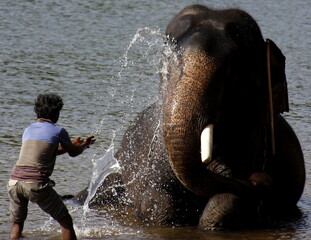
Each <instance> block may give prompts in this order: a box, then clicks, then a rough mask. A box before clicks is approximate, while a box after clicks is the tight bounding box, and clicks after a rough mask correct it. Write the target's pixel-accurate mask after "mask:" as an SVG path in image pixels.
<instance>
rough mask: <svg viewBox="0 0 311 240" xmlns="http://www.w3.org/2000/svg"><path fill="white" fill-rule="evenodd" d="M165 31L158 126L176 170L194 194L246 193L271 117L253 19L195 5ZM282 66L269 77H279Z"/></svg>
mask: <svg viewBox="0 0 311 240" xmlns="http://www.w3.org/2000/svg"><path fill="white" fill-rule="evenodd" d="M166 35H167V38H168V41H167V44H168V47H169V48H170V49H171V50H172V52H173V54H170V55H169V56H167V59H166V60H165V61H167V75H166V76H164V75H163V76H162V84H163V86H164V87H165V89H167V90H163V99H164V100H163V132H164V142H165V146H166V151H167V154H168V157H169V162H170V165H171V167H172V169H173V171H174V173H175V175H176V176H177V178H178V179H179V181H180V182H181V183H182V184H183V185H184V186H185V187H186V188H187V189H188V190H190V191H192V192H194V193H195V194H197V195H201V196H206V197H209V196H211V195H213V194H215V193H217V192H232V193H236V194H248V192H249V190H250V184H249V183H248V181H247V179H248V177H249V176H250V175H251V173H252V172H254V171H256V170H258V169H256V168H260V165H261V163H260V160H258V159H260V154H261V150H262V137H263V133H262V129H264V126H265V124H266V122H267V118H268V116H267V112H268V110H267V105H268V104H267V101H268V94H267V61H266V43H265V41H264V40H263V37H262V34H261V31H260V29H259V27H258V25H257V23H256V22H255V20H254V19H253V18H252V17H251V16H250V15H249V14H247V13H246V12H244V11H241V10H236V9H231V10H219V11H215V10H211V9H209V8H207V7H204V6H200V5H192V6H189V7H187V8H185V9H184V10H182V11H181V12H180V13H179V14H177V15H176V16H175V17H174V18H173V20H172V21H171V22H170V24H169V25H168V27H167V30H166ZM273 48H277V47H276V46H274V45H273ZM278 53H279V54H281V53H280V51H278ZM271 54H273V51H271ZM273 56H274V55H273ZM276 58H278V59H281V60H282V61H283V62H285V58H284V56H283V55H282V54H281V56H277V57H273V61H274V62H278V61H277V59H276ZM279 65H280V67H278V66H275V67H272V71H273V76H274V79H276V78H280V80H279V82H282V83H283V82H284V81H285V73H284V69H282V66H283V64H282V63H281V64H280V63H279ZM284 66H285V65H284ZM278 71H279V72H280V73H278ZM285 83H286V82H285ZM164 87H163V88H164ZM212 137H213V140H212V139H211V138H212Z"/></svg>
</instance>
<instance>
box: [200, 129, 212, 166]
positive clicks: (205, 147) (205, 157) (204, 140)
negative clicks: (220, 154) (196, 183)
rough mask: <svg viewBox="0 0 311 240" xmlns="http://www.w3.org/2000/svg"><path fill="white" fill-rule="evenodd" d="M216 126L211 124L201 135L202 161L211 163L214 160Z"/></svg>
mask: <svg viewBox="0 0 311 240" xmlns="http://www.w3.org/2000/svg"><path fill="white" fill-rule="evenodd" d="M213 130H214V125H213V124H209V125H207V127H206V128H204V130H203V131H202V133H201V160H202V162H203V163H209V162H210V161H211V160H212V149H213Z"/></svg>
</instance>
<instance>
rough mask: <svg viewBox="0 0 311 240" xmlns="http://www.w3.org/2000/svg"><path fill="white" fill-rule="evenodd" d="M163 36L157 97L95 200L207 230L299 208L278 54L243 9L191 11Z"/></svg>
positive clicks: (145, 220)
mask: <svg viewBox="0 0 311 240" xmlns="http://www.w3.org/2000/svg"><path fill="white" fill-rule="evenodd" d="M165 36H166V38H165V47H164V50H163V60H162V68H163V69H164V70H163V71H162V72H161V73H160V88H159V89H160V90H159V96H160V97H159V100H157V101H156V102H155V103H153V104H152V105H150V106H149V107H147V108H146V109H145V110H144V111H142V112H141V113H139V114H138V116H137V117H136V119H135V120H134V121H133V122H132V124H131V125H130V126H129V127H128V129H127V130H126V132H125V134H124V137H123V139H122V141H121V144H120V148H119V149H118V150H117V152H116V154H115V158H116V159H117V160H118V162H119V164H120V166H121V169H120V171H119V172H118V173H113V174H111V175H109V176H108V177H107V178H106V180H105V181H104V183H103V185H102V186H101V187H100V188H99V190H98V194H97V195H98V197H97V199H94V200H93V204H97V205H107V204H112V205H119V206H120V208H122V206H127V207H130V208H131V209H132V211H130V213H128V214H131V217H132V218H133V219H135V221H136V222H139V223H141V224H148V225H158V226H167V225H173V226H180V225H197V226H198V227H199V228H201V229H207V230H218V229H230V228H233V227H236V226H240V227H243V226H246V224H249V223H250V222H252V221H250V219H252V220H253V221H254V222H256V221H258V219H260V218H262V216H275V217H277V216H280V215H281V214H282V213H284V212H289V209H295V208H296V204H297V202H298V201H299V199H300V197H301V195H302V192H303V189H304V184H305V165H304V157H303V153H302V149H301V146H300V143H299V140H298V138H297V136H296V134H295V133H294V130H293V129H292V128H291V127H290V125H289V124H288V123H287V122H286V120H285V119H284V118H283V117H282V116H281V113H283V112H284V111H288V97H287V85H286V84H287V83H286V75H285V56H284V55H283V54H282V52H281V50H280V49H279V48H278V47H277V45H276V44H275V43H274V42H273V41H272V40H269V39H268V40H267V41H265V40H264V39H263V36H262V33H261V30H260V28H259V26H258V25H257V23H256V21H255V20H254V19H253V18H252V17H251V16H250V15H249V14H248V13H246V12H245V11H243V10H239V9H225V10H215V9H211V8H208V7H206V6H202V5H191V6H188V7H186V8H184V9H183V10H181V11H180V12H179V13H178V14H177V15H176V16H175V17H174V18H173V19H172V20H171V22H170V23H169V24H168V26H167V29H166V32H165ZM84 195H85V191H84V192H81V193H79V194H78V195H77V196H76V197H75V198H76V199H78V200H82V201H83V199H84V197H85V196H84ZM83 196H84V197H83ZM115 209H116V208H115Z"/></svg>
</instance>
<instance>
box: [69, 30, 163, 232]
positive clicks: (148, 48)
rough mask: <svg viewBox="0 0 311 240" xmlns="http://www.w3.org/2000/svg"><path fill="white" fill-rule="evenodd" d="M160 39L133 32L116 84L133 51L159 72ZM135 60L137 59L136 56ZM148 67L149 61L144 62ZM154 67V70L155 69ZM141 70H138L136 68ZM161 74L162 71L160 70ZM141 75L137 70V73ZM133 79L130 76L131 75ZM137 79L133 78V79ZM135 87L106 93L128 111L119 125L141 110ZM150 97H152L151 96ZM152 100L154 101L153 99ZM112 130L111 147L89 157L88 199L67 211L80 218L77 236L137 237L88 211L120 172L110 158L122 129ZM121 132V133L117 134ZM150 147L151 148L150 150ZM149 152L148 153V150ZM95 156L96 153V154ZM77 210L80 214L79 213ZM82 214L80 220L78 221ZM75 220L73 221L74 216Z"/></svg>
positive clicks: (152, 33) (123, 80)
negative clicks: (110, 177)
mask: <svg viewBox="0 0 311 240" xmlns="http://www.w3.org/2000/svg"><path fill="white" fill-rule="evenodd" d="M163 40H164V37H163V35H162V34H160V30H158V29H157V30H154V29H150V28H141V29H138V30H137V32H136V33H135V35H134V37H133V39H132V40H131V41H130V43H129V45H128V46H127V47H126V50H125V52H124V54H123V56H122V57H121V59H120V61H121V63H122V65H121V70H120V71H119V72H118V74H117V79H118V82H116V84H124V83H127V82H128V80H127V79H126V78H127V77H128V76H124V75H126V71H130V72H131V73H132V72H133V69H131V66H132V63H133V64H135V61H136V60H133V61H130V60H129V59H132V58H131V54H136V53H137V51H140V53H141V54H140V56H142V57H145V58H148V59H149V58H150V57H151V58H152V56H153V58H154V59H155V60H154V62H153V66H152V67H153V69H152V70H151V71H152V72H162V71H163V70H162V68H163V67H162V66H161V69H160V70H157V69H158V68H159V60H160V59H159V57H158V56H155V55H156V54H159V52H158V51H159V49H162V47H163ZM136 57H137V56H136ZM148 64H149V67H150V62H149V63H148ZM137 65H139V68H141V67H142V68H144V66H145V65H144V64H143V63H138V64H137ZM155 66H156V67H155ZM139 70H141V69H139ZM164 71H165V70H164ZM140 72H141V71H140ZM132 77H133V76H132ZM135 79H137V78H135ZM155 81H156V82H157V83H156V84H157V85H158V76H157V77H156V79H155ZM137 85H138V84H135V83H134V84H132V85H131V87H132V90H131V91H130V92H129V91H128V92H127V94H126V95H123V94H124V93H122V92H121V91H119V90H120V89H121V87H120V86H118V85H117V86H116V87H114V88H112V89H111V91H109V93H110V98H111V100H112V99H114V97H115V96H116V95H117V94H121V96H117V98H118V99H124V102H123V104H125V105H126V106H130V111H129V113H130V114H129V113H128V114H126V113H125V114H124V115H123V121H120V117H119V118H118V119H117V120H118V123H120V122H121V123H122V124H123V125H125V126H126V125H128V122H129V120H130V119H131V118H132V117H133V115H134V114H136V113H137V112H138V111H140V110H141V109H137V108H136V107H137V105H139V104H137V102H135V101H139V102H140V101H141V100H140V99H137V97H139V96H138V95H139V94H138V93H140V92H141V91H140V90H139V89H137ZM150 95H154V94H153V93H151V94H150ZM153 100H154V99H153ZM113 108H115V106H114V105H113V104H112V103H108V106H107V108H106V109H105V110H104V111H105V112H104V116H105V117H104V118H103V119H102V120H101V121H100V124H98V126H97V129H96V132H95V134H94V135H97V134H100V133H101V132H102V131H104V130H103V129H104V126H105V125H106V122H107V121H108V122H111V121H113V119H110V118H111V117H116V116H115V115H113V114H110V111H111V112H112V111H115V110H114V109H113ZM116 129H118V131H119V132H117V131H114V132H113V138H112V141H111V144H110V146H109V148H108V149H107V150H106V151H105V154H104V155H103V156H101V157H99V158H98V157H97V158H95V155H96V154H94V157H93V160H92V163H93V170H92V175H91V179H90V183H89V186H88V196H87V198H86V201H85V203H84V205H83V207H82V208H81V207H71V209H70V211H71V212H72V213H73V214H76V215H79V216H80V218H79V219H80V220H81V221H80V222H78V223H77V222H76V223H75V229H76V232H77V234H78V236H92V237H94V236H95V237H103V236H109V235H110V236H112V235H114V236H115V235H121V234H124V231H125V232H127V234H131V233H133V235H135V234H137V233H138V232H137V230H134V229H130V228H126V227H124V226H122V227H121V226H120V225H119V224H118V223H117V222H116V221H115V220H114V219H112V218H111V217H110V214H109V212H107V213H106V214H105V213H104V214H103V215H101V216H98V214H97V213H96V212H95V211H98V210H94V209H89V203H90V201H91V200H92V199H94V198H96V197H97V194H98V193H97V190H98V188H99V187H100V186H101V184H102V183H103V182H104V180H105V179H106V177H107V176H108V175H109V174H111V173H116V172H118V171H119V170H120V166H119V164H118V161H117V159H115V158H114V148H115V142H116V139H115V137H116V135H117V134H123V132H124V131H123V130H124V129H122V128H121V127H120V126H116ZM121 130H122V133H120V131H121ZM150 148H152V146H151V147H150ZM150 151H152V150H150ZM97 155H98V154H97ZM81 210H82V211H83V213H82V214H81ZM81 215H82V218H81ZM94 218H95V219H98V221H96V223H98V224H92V225H89V224H88V222H89V219H91V220H90V222H92V223H94ZM75 219H77V218H76V217H75ZM125 228H126V229H125Z"/></svg>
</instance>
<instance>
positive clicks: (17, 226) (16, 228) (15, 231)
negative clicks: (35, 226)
mask: <svg viewBox="0 0 311 240" xmlns="http://www.w3.org/2000/svg"><path fill="white" fill-rule="evenodd" d="M23 228H24V222H22V223H17V222H13V223H12V230H11V235H10V239H11V240H17V239H20V238H21V237H22V232H23Z"/></svg>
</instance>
